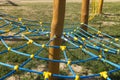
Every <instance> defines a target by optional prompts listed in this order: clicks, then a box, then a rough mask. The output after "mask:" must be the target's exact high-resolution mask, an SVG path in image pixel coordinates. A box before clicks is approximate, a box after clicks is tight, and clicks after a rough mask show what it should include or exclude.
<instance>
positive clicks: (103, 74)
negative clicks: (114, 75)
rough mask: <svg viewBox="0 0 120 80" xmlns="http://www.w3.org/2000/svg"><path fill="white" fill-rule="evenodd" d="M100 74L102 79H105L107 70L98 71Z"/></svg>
mask: <svg viewBox="0 0 120 80" xmlns="http://www.w3.org/2000/svg"><path fill="white" fill-rule="evenodd" d="M100 76H101V77H103V78H104V79H107V78H108V73H107V71H103V72H100Z"/></svg>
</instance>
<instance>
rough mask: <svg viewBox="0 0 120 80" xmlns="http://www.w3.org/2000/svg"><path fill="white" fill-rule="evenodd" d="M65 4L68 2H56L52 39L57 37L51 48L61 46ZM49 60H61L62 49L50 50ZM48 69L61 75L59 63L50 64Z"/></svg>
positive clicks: (64, 0)
mask: <svg viewBox="0 0 120 80" xmlns="http://www.w3.org/2000/svg"><path fill="white" fill-rule="evenodd" d="M65 4H66V0H54V5H53V19H52V24H51V34H50V39H52V38H53V37H54V36H56V37H55V39H54V40H53V41H52V42H51V43H50V46H60V45H61V42H62V40H61V36H62V32H63V26H64V17H65ZM49 59H56V60H60V49H55V48H49ZM48 68H49V72H51V73H55V74H58V73H59V63H54V62H49V65H48ZM49 80H57V78H54V77H51V78H50V79H49Z"/></svg>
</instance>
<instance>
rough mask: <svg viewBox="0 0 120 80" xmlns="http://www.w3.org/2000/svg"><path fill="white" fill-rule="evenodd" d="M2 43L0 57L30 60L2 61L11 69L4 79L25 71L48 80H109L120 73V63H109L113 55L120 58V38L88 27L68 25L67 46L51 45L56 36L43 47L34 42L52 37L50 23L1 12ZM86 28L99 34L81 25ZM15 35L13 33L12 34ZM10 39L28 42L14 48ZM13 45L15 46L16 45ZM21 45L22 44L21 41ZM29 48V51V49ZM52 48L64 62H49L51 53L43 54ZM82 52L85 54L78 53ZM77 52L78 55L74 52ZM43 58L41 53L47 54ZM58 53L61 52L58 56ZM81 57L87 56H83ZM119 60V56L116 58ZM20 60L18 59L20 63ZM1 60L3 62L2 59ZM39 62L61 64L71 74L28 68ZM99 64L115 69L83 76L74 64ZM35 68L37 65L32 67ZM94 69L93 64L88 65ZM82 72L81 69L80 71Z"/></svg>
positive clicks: (64, 35) (64, 32)
mask: <svg viewBox="0 0 120 80" xmlns="http://www.w3.org/2000/svg"><path fill="white" fill-rule="evenodd" d="M0 15H1V17H0V40H1V43H0V44H1V45H3V46H4V47H5V49H4V50H3V49H1V50H0V56H2V57H5V54H6V55H8V54H10V55H11V56H12V55H13V54H16V55H19V56H21V58H23V57H26V59H23V60H22V61H23V62H22V63H19V64H18V63H11V62H9V60H10V59H12V58H14V57H15V56H12V57H11V58H7V60H6V61H0V65H1V66H4V67H7V68H10V71H9V72H8V73H6V74H4V75H3V76H2V77H1V78H0V80H3V79H6V78H7V77H9V76H11V75H12V74H14V73H16V72H17V71H24V72H30V73H35V74H38V75H42V76H43V77H44V79H45V80H47V79H48V78H49V77H51V76H52V77H58V78H65V79H73V80H80V79H83V78H91V77H99V76H100V77H103V78H105V79H107V80H111V79H110V77H109V75H110V74H112V73H114V72H117V71H119V70H120V65H119V64H118V63H119V60H118V59H116V60H118V62H115V61H114V60H113V61H112V60H109V56H114V55H117V56H119V48H120V45H119V42H120V40H119V39H118V38H114V37H112V36H110V35H108V34H106V33H103V32H101V31H98V30H96V29H95V28H93V27H91V26H89V25H86V24H83V23H81V24H77V25H76V24H68V26H71V28H66V29H64V31H63V35H62V36H61V39H62V40H63V43H65V44H62V45H61V46H50V44H49V43H50V42H51V41H53V40H54V39H55V38H56V36H54V37H53V38H52V39H51V40H49V41H48V42H46V43H44V44H41V43H39V42H40V41H39V42H37V41H36V40H34V38H39V37H49V34H50V30H49V27H50V24H49V23H44V22H40V21H33V20H28V19H23V18H18V17H15V16H11V15H7V14H3V13H0ZM81 25H84V26H86V27H87V28H89V29H90V30H92V31H93V32H95V33H96V34H93V33H90V32H86V31H84V30H83V29H82V28H80V27H79V26H81ZM10 33H11V34H10ZM7 39H9V40H11V39H14V40H15V39H18V40H19V39H21V40H25V43H24V44H20V45H18V46H17V47H16V46H14V45H11V46H9V43H8V42H7V41H6V40H7ZM12 44H13V43H12ZM17 44H18V42H17ZM32 46H35V48H34V47H33V48H32V49H33V50H34V52H32V53H29V52H26V51H24V48H26V47H28V48H29V47H32ZM28 48H27V49H28ZM49 48H56V49H60V50H61V55H62V60H54V59H49V58H48V57H46V56H44V55H46V54H47V53H44V52H43V51H44V50H46V49H49ZM78 50H81V51H78ZM75 51H77V53H74V52H75ZM43 53H44V55H43V56H40V54H43ZM56 54H57V53H56ZM81 54H84V55H83V56H82V55H81ZM74 55H77V56H76V57H81V58H77V59H75V58H76V57H75V58H72V57H71V56H74ZM84 56H88V57H87V58H83V57H84ZM116 58H117V57H116ZM18 59H19V57H17V60H18ZM0 60H1V59H0ZM33 60H38V61H46V62H57V63H64V64H66V66H67V67H68V69H69V71H70V72H71V75H69V76H68V75H63V74H53V73H51V72H49V71H47V70H46V71H38V70H34V69H31V68H27V67H25V66H26V65H27V64H28V63H30V61H33ZM95 61H98V62H97V63H96V65H97V64H100V62H101V63H103V64H107V65H109V66H111V67H112V69H106V68H105V69H103V70H102V71H100V72H98V73H95V74H88V75H80V74H78V73H76V72H75V71H74V70H73V68H72V67H71V65H74V64H77V65H81V64H82V63H87V62H91V64H94V62H95ZM32 66H33V65H32ZM88 66H90V64H89V65H88ZM78 70H79V69H78Z"/></svg>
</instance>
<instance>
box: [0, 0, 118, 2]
mask: <svg viewBox="0 0 120 80" xmlns="http://www.w3.org/2000/svg"><path fill="white" fill-rule="evenodd" d="M0 1H1V0H0ZM11 1H16V2H28V3H32V2H53V0H11ZM66 1H67V2H81V1H82V0H66ZM104 1H105V2H120V0H104Z"/></svg>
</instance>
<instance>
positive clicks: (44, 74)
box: [43, 72, 52, 80]
mask: <svg viewBox="0 0 120 80" xmlns="http://www.w3.org/2000/svg"><path fill="white" fill-rule="evenodd" d="M43 76H44V80H46V79H49V78H50V77H51V76H52V73H50V72H43Z"/></svg>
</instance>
